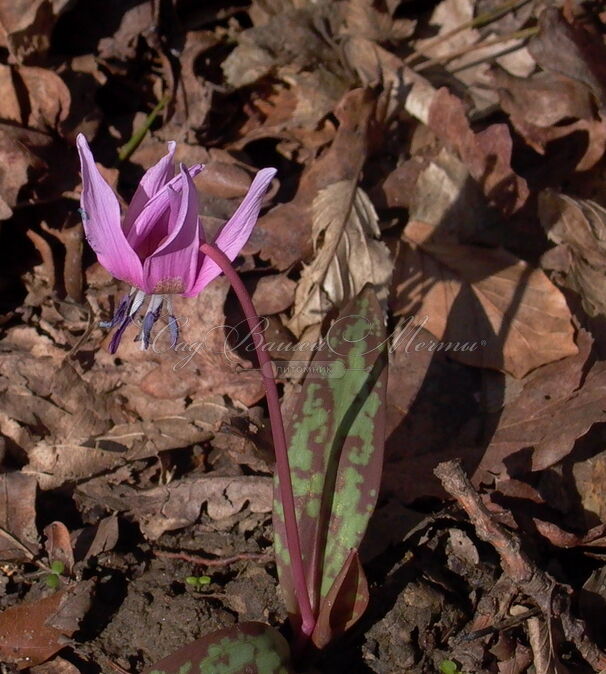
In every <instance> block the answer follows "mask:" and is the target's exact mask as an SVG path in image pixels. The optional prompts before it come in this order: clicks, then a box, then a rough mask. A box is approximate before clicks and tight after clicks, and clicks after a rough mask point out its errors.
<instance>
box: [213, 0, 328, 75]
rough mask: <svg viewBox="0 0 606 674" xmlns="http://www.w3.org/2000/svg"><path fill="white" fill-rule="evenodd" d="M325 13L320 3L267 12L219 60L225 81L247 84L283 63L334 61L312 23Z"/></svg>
mask: <svg viewBox="0 0 606 674" xmlns="http://www.w3.org/2000/svg"><path fill="white" fill-rule="evenodd" d="M329 15H330V14H329V12H327V10H326V6H323V5H322V3H318V4H316V5H314V4H313V3H312V4H308V5H307V6H305V7H301V8H297V9H291V8H284V7H283V8H282V10H281V11H279V12H278V13H276V14H268V15H267V21H266V22H265V23H263V24H261V25H256V26H254V27H253V28H249V29H248V30H245V31H243V32H242V33H240V34H239V35H238V46H237V47H236V48H235V49H234V50H233V51H232V52H231V53H230V55H229V56H228V57H227V58H226V59H225V60H224V61H223V63H222V64H221V68H222V69H223V73H224V75H225V79H226V81H227V83H228V84H229V85H231V86H233V87H243V86H248V85H250V84H252V83H254V82H255V81H257V80H259V79H260V78H262V77H264V76H265V75H268V74H269V73H270V72H271V71H272V69H274V68H276V67H279V66H284V65H287V64H288V65H296V66H300V67H302V68H305V67H309V66H314V65H316V64H318V63H324V64H331V63H336V62H337V55H336V53H335V51H334V50H333V49H332V48H331V46H330V45H329V44H328V43H327V41H326V40H325V39H323V37H322V35H321V34H320V33H319V32H318V30H317V29H316V27H315V26H316V25H317V24H316V22H317V21H322V18H323V17H325V16H329ZM309 69H313V68H309Z"/></svg>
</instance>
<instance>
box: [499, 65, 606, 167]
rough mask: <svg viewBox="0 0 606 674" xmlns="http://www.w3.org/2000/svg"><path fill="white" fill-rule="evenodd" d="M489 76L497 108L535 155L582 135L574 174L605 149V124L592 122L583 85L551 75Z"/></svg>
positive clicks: (549, 73) (503, 73) (600, 155)
mask: <svg viewBox="0 0 606 674" xmlns="http://www.w3.org/2000/svg"><path fill="white" fill-rule="evenodd" d="M491 74H492V77H493V79H494V81H495V84H496V87H497V91H498V93H499V99H500V103H501V107H502V108H503V109H504V110H505V111H506V112H507V113H508V114H509V118H510V119H511V122H512V124H513V125H514V127H515V128H516V130H517V131H518V133H520V134H521V135H522V136H523V137H524V139H525V140H526V142H527V143H528V144H529V145H530V146H531V147H532V148H534V149H535V150H536V151H537V152H539V153H540V154H545V152H546V149H547V146H548V145H549V143H552V142H554V141H556V140H558V139H560V138H565V137H566V136H569V135H571V134H573V133H577V134H581V133H582V134H585V135H586V136H587V143H586V149H585V152H584V153H583V154H582V155H580V156H579V158H578V160H577V165H576V167H575V168H576V170H577V171H587V170H589V169H590V168H591V167H592V166H594V165H595V164H596V163H597V162H598V161H599V160H600V159H601V157H602V156H603V154H604V151H605V149H606V122H605V121H604V120H601V119H598V118H596V116H595V114H594V110H593V105H592V100H591V95H590V93H589V91H588V89H587V88H586V87H585V86H584V85H582V84H581V83H580V82H577V81H575V80H572V79H570V78H567V77H562V76H560V75H557V74H555V73H551V72H541V73H536V74H535V75H533V76H532V77H531V78H521V77H513V76H512V75H510V74H509V73H507V72H506V71H505V70H503V69H500V68H494V69H493V70H492V72H491ZM570 120H576V121H570ZM565 122H567V123H565Z"/></svg>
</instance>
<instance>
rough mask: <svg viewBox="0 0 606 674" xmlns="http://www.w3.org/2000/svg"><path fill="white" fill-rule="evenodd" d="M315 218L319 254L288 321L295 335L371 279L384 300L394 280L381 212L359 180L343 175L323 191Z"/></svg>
mask: <svg viewBox="0 0 606 674" xmlns="http://www.w3.org/2000/svg"><path fill="white" fill-rule="evenodd" d="M312 218H313V219H312V237H313V241H314V247H315V248H316V254H315V257H314V259H313V261H312V262H311V263H310V264H309V265H308V266H306V267H305V268H304V270H303V273H302V275H301V281H300V282H299V284H298V286H297V290H296V293H295V307H294V314H293V317H292V318H291V320H290V321H289V323H288V327H289V328H290V330H291V331H292V332H293V333H295V334H296V335H301V334H302V333H303V331H304V330H305V329H306V328H307V327H309V326H310V325H314V324H316V323H320V322H321V321H322V320H323V319H324V317H325V316H326V314H327V313H328V311H330V310H331V309H335V308H336V309H338V308H341V307H342V306H344V304H345V303H347V302H348V301H349V300H351V299H353V298H354V297H355V296H356V295H357V294H358V293H359V292H360V291H361V290H362V288H363V287H364V285H365V284H366V283H370V284H372V286H373V288H374V289H375V292H376V294H377V297H378V298H379V300H380V301H383V302H384V301H385V300H386V298H387V292H388V287H389V282H390V280H391V272H392V265H391V260H390V257H389V251H388V249H387V246H386V245H385V244H384V243H383V242H382V241H380V240H379V238H380V234H381V232H380V229H379V226H378V218H377V214H376V212H375V210H374V208H373V205H372V203H371V201H370V199H369V198H368V197H367V196H366V194H365V193H364V191H363V190H362V189H361V188H359V187H357V186H356V184H355V183H354V182H352V181H347V180H342V181H339V182H337V183H333V184H332V185H329V186H328V187H325V188H324V189H323V190H322V191H320V192H319V193H318V195H317V196H316V198H315V199H314V202H313V206H312ZM354 254H355V263H354V264H352V263H351V260H352V255H354Z"/></svg>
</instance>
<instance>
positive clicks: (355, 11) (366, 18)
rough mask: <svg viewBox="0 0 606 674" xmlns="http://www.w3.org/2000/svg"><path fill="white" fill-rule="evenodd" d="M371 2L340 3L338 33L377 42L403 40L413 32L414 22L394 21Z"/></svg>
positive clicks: (350, 1)
mask: <svg viewBox="0 0 606 674" xmlns="http://www.w3.org/2000/svg"><path fill="white" fill-rule="evenodd" d="M374 5H375V3H374V2H373V0H349V2H344V3H341V8H342V9H341V12H342V21H343V24H342V26H341V27H340V31H339V32H340V33H341V34H345V35H356V36H359V37H364V38H367V39H369V40H376V41H377V42H386V41H388V40H404V39H406V38H407V37H410V36H411V35H412V33H413V32H414V28H415V25H416V22H415V21H411V20H410V19H394V18H393V17H392V16H391V15H390V14H389V13H388V12H385V11H380V10H378V9H376V7H375V6H374Z"/></svg>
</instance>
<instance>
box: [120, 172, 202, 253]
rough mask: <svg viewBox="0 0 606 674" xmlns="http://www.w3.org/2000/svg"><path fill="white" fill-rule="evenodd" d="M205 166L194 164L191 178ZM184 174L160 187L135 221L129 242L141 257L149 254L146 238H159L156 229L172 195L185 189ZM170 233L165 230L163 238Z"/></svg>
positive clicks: (129, 234) (130, 231) (161, 220)
mask: <svg viewBox="0 0 606 674" xmlns="http://www.w3.org/2000/svg"><path fill="white" fill-rule="evenodd" d="M203 168H204V166H202V165H201V164H194V166H191V167H190V168H189V169H187V173H188V175H189V176H190V177H191V178H195V176H197V175H198V173H200V171H202V169H203ZM183 175H184V174H182V173H179V175H177V176H175V177H174V178H173V179H172V180H170V181H169V182H168V183H166V185H164V187H162V188H160V190H158V192H156V194H154V196H153V197H151V199H150V200H149V201H148V202H147V203H146V204H145V205H144V206H143V209H142V210H141V212H140V213H139V215H138V216H137V218H136V219H135V221H134V222H133V224H132V226H131V228H130V230H129V232H128V234H127V238H128V242H129V243H130V245H131V247H132V248H133V249H134V250H136V251H137V253H139V255H140V256H141V257H146V256H147V254H148V249H149V246H147V245H146V240H147V239H148V238H149V237H150V236H152V237H153V238H154V239H157V235H158V232H157V231H155V230H156V229H157V227H158V226H159V225H160V226H162V225H161V223H162V222H163V218H164V216H165V214H166V212H167V210H168V208H169V205H170V195H171V192H170V191H169V190H172V192H173V193H174V192H177V193H180V192H181V190H182V189H183ZM168 234H169V231H168V230H167V231H165V232H164V233H163V235H162V237H161V238H164V237H165V236H167V235H168Z"/></svg>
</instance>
